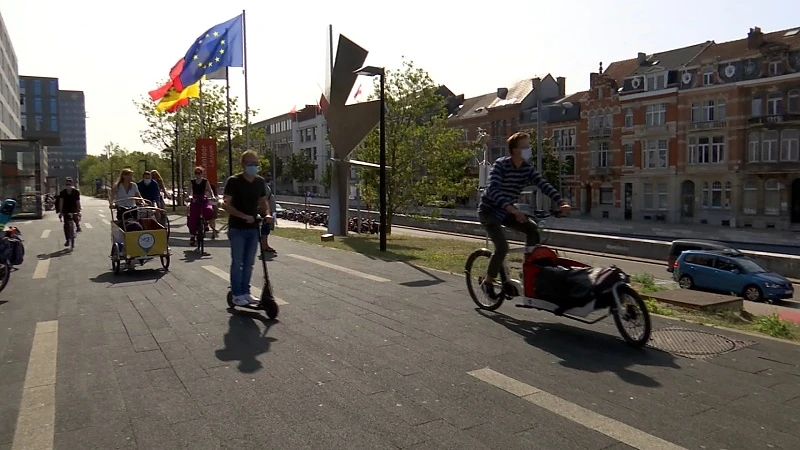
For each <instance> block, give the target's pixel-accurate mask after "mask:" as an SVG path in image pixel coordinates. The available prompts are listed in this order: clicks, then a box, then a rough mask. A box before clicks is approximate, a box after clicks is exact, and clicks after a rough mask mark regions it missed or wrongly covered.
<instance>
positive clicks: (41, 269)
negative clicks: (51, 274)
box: [33, 258, 50, 280]
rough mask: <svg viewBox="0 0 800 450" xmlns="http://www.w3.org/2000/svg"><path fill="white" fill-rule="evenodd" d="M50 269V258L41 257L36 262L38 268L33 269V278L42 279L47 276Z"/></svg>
mask: <svg viewBox="0 0 800 450" xmlns="http://www.w3.org/2000/svg"><path fill="white" fill-rule="evenodd" d="M48 270H50V258H47V259H40V260H39V262H38V263H36V269H34V271H33V279H34V280H41V279H44V278H47V271H48Z"/></svg>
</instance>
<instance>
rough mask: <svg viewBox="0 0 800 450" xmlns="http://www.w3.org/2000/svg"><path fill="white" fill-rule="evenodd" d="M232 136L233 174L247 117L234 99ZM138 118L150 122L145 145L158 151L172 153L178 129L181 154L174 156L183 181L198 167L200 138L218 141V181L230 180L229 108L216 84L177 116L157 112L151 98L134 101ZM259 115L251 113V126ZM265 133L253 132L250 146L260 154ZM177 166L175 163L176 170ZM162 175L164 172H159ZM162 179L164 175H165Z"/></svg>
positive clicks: (144, 134)
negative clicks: (196, 156)
mask: <svg viewBox="0 0 800 450" xmlns="http://www.w3.org/2000/svg"><path fill="white" fill-rule="evenodd" d="M230 101H231V134H232V139H231V141H232V145H231V148H232V152H231V153H232V154H233V171H234V172H236V171H237V170H238V168H239V163H238V161H239V157H240V156H241V154H242V152H243V151H244V147H245V141H246V139H245V136H244V127H245V120H244V113H243V112H242V111H239V108H238V99H237V98H236V97H231V99H230ZM134 105H136V108H137V110H138V111H139V114H140V115H141V116H142V117H144V118H145V120H146V121H147V128H145V129H144V130H142V131H141V132H140V137H141V139H142V142H143V143H145V144H148V145H151V146H153V147H155V148H157V149H172V148H174V147H175V129H176V125H177V124H180V128H179V141H180V148H179V151H177V152H175V156H176V158H181V159H182V167H183V171H184V179H188V178H189V177H190V176H191V173H192V172H191V171H192V169H193V168H194V167H195V154H194V150H193V149H194V146H195V139H197V138H216V139H217V151H218V157H217V172H218V173H217V178H218V179H219V180H224V179H225V178H227V176H228V143H227V138H228V133H227V130H228V128H227V106H226V98H225V86H224V85H221V84H218V83H215V82H205V83H203V86H202V92H201V96H200V98H193V99H190V102H189V106H186V107H184V108H181V110H180V111H178V112H177V113H174V114H172V113H162V112H158V111H156V109H155V103H153V102H152V101H151V100H150V97H149V96H147V95H143V96H142V97H140V98H139V99H138V100H134ZM256 113H257V112H256V111H255V110H253V109H250V118H251V122H252V118H253V116H255V115H256ZM263 142H264V130H263V129H255V128H251V129H250V146H251V147H252V148H253V149H255V150H258V149H259V148H263ZM177 166H178V163H177V161H176V167H177ZM159 172H161V171H159ZM162 175H163V172H162Z"/></svg>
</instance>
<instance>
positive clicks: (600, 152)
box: [591, 141, 610, 168]
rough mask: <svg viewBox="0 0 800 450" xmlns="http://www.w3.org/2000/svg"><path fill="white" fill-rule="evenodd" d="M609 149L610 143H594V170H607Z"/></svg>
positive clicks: (592, 147) (592, 145) (592, 144)
mask: <svg viewBox="0 0 800 450" xmlns="http://www.w3.org/2000/svg"><path fill="white" fill-rule="evenodd" d="M609 148H610V144H609V143H608V142H597V141H595V142H592V143H591V149H592V155H591V156H592V167H593V168H606V167H608V166H609V164H608V162H609V161H608V159H609V156H610V155H609Z"/></svg>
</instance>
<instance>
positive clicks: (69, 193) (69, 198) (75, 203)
mask: <svg viewBox="0 0 800 450" xmlns="http://www.w3.org/2000/svg"><path fill="white" fill-rule="evenodd" d="M56 212H57V213H58V218H59V219H60V218H62V217H66V216H67V214H72V221H73V222H75V231H76V232H78V233H80V232H81V215H80V213H81V193H80V191H79V190H77V189H76V188H75V187H74V186H73V183H72V177H67V178H65V179H64V189H62V190H61V192H59V193H58V198H57V199H56ZM64 238H65V239H66V241H65V242H64V247H69V238H70V236H69V227H68V226H67V222H64Z"/></svg>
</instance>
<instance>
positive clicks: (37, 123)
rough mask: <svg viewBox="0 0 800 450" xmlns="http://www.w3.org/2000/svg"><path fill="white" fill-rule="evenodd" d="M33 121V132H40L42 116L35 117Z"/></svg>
mask: <svg viewBox="0 0 800 450" xmlns="http://www.w3.org/2000/svg"><path fill="white" fill-rule="evenodd" d="M33 120H34V122H35V123H34V125H33V126H34V128H33V129H34V130H35V131H42V116H35V117H34V118H33Z"/></svg>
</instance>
